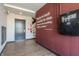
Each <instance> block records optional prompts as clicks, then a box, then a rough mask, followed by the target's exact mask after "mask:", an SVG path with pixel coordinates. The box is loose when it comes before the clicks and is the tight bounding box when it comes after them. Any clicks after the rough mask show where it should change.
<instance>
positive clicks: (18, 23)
mask: <svg viewBox="0 0 79 59" xmlns="http://www.w3.org/2000/svg"><path fill="white" fill-rule="evenodd" d="M23 39H25V20H19V19H16V20H15V40H23Z"/></svg>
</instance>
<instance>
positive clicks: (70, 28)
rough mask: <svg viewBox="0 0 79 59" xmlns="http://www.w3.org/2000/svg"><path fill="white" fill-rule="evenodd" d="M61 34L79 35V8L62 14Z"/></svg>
mask: <svg viewBox="0 0 79 59" xmlns="http://www.w3.org/2000/svg"><path fill="white" fill-rule="evenodd" d="M59 31H60V33H61V34H64V35H73V36H79V9H77V10H72V11H70V12H67V13H64V14H62V15H60V29H59Z"/></svg>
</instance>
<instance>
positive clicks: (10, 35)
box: [7, 13, 34, 41]
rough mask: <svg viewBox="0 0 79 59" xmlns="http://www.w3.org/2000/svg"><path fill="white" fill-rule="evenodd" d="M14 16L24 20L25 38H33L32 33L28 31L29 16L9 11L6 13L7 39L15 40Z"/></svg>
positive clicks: (30, 21)
mask: <svg viewBox="0 0 79 59" xmlns="http://www.w3.org/2000/svg"><path fill="white" fill-rule="evenodd" d="M15 18H17V19H25V20H26V39H30V38H33V37H34V36H33V33H30V32H29V31H28V27H29V24H30V23H32V18H31V17H30V16H27V15H26V16H24V15H18V14H14V13H9V14H8V15H7V41H15Z"/></svg>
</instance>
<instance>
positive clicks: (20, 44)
mask: <svg viewBox="0 0 79 59" xmlns="http://www.w3.org/2000/svg"><path fill="white" fill-rule="evenodd" d="M2 56H56V55H55V54H54V53H52V52H50V51H49V50H47V49H46V48H44V47H42V46H40V45H39V44H37V43H36V42H35V41H34V39H31V40H24V41H17V42H14V43H8V44H7V46H6V47H5V49H4V51H3V53H2Z"/></svg>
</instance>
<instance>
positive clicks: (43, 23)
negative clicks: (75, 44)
mask: <svg viewBox="0 0 79 59" xmlns="http://www.w3.org/2000/svg"><path fill="white" fill-rule="evenodd" d="M52 19H53V17H52V16H51V14H50V12H47V13H45V14H44V15H42V16H40V17H38V18H37V22H36V24H37V28H46V27H47V26H48V25H49V24H52Z"/></svg>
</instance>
